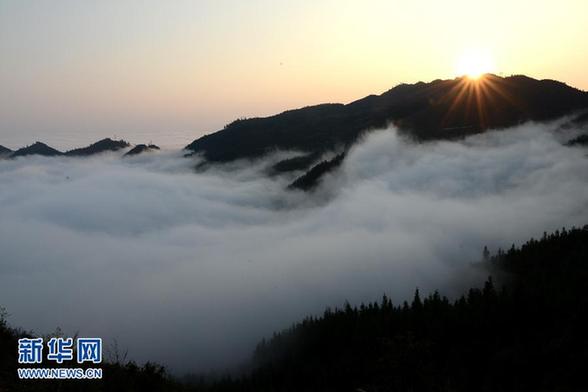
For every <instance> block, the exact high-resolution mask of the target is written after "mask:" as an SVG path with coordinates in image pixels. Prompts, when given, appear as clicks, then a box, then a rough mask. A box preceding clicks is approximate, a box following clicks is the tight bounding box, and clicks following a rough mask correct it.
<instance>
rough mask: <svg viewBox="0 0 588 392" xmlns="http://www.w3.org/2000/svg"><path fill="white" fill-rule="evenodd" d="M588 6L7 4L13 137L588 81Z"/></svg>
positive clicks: (0, 128)
mask: <svg viewBox="0 0 588 392" xmlns="http://www.w3.org/2000/svg"><path fill="white" fill-rule="evenodd" d="M587 14H588V3H587V2H586V1H584V0H562V1H557V2H553V1H547V0H546V1H536V0H533V1H532V0H524V1H507V0H502V1H466V0H455V1H370V2H359V1H358V2H347V1H306V2H301V1H284V2H275V1H265V0H254V1H248V2H243V1H182V0H178V1H163V0H162V1H124V2H121V1H115V0H112V1H99V2H84V1H82V2H80V1H59V2H55V1H48V0H45V1H28V0H5V1H2V2H1V3H0V144H3V145H6V146H8V147H11V148H17V147H21V146H22V145H24V144H28V143H31V142H33V141H35V140H42V141H46V142H48V143H51V144H53V145H54V146H55V147H57V148H62V149H65V148H70V147H74V146H79V145H83V144H87V143H90V142H93V141H96V140H98V139H99V138H102V137H107V136H114V135H117V136H119V137H124V138H127V139H129V140H130V141H131V142H134V143H140V142H147V141H153V142H155V143H158V144H161V145H164V146H181V145H185V144H187V143H188V142H190V141H192V140H193V139H195V138H197V137H198V136H200V135H202V134H204V133H207V132H212V131H215V130H218V129H220V128H222V126H223V125H224V124H226V123H227V122H229V121H231V120H233V119H235V118H237V117H250V116H261V115H269V114H272V113H275V112H279V111H282V110H285V109H290V108H293V107H300V106H305V105H310V104H316V103H321V102H349V101H351V100H354V99H357V98H360V97H362V96H365V95H368V94H371V93H380V92H383V91H385V90H387V89H389V88H391V87H392V86H394V85H396V84H398V83H401V82H416V81H419V80H424V81H428V80H433V79H436V78H451V77H454V76H455V75H456V72H457V69H456V63H457V62H458V61H459V59H460V57H461V56H463V54H464V53H468V52H470V51H477V50H482V51H484V52H485V53H491V56H492V62H493V64H494V66H495V68H496V70H495V71H496V72H497V73H503V74H512V73H517V74H520V73H522V74H528V75H530V76H533V77H536V78H553V79H557V80H562V81H565V82H567V83H568V84H570V85H573V86H575V87H579V88H582V89H588V75H587V74H586V72H585V70H586V69H588V59H587V57H586V56H585V53H586V52H588V41H586V39H585V38H586V37H587V36H588V27H587V26H588V25H587V24H586V20H585V16H586V15H587Z"/></svg>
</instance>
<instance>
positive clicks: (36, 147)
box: [10, 142, 63, 158]
mask: <svg viewBox="0 0 588 392" xmlns="http://www.w3.org/2000/svg"><path fill="white" fill-rule="evenodd" d="M26 155H42V156H58V155H63V153H62V152H61V151H58V150H56V149H54V148H52V147H49V146H48V145H46V144H45V143H41V142H35V143H34V144H31V145H30V146H27V147H23V148H21V149H18V150H16V151H15V152H13V153H12V155H10V157H11V158H16V157H21V156H26Z"/></svg>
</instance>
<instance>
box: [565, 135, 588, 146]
mask: <svg viewBox="0 0 588 392" xmlns="http://www.w3.org/2000/svg"><path fill="white" fill-rule="evenodd" d="M567 145H568V146H588V135H580V136H578V137H576V138H574V139H572V140H570V141H569V142H568V143H567Z"/></svg>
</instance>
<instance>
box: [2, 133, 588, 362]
mask: <svg viewBox="0 0 588 392" xmlns="http://www.w3.org/2000/svg"><path fill="white" fill-rule="evenodd" d="M559 125H560V123H551V124H525V125H521V126H519V127H516V128H512V129H509V130H503V131H496V132H488V133H485V134H482V135H477V136H473V137H469V138H467V139H465V140H462V141H457V142H436V143H427V144H414V143H411V142H410V141H407V140H405V139H403V138H402V137H400V136H399V135H398V133H397V132H396V130H395V129H393V128H390V129H386V130H381V131H377V132H373V133H371V134H370V136H368V137H367V138H366V139H365V140H364V141H363V142H361V143H360V144H358V145H357V146H356V147H355V148H353V149H352V150H351V151H350V152H349V154H348V156H347V158H346V159H345V161H344V163H343V165H342V166H341V168H340V169H339V170H338V171H336V172H334V173H332V174H330V175H328V176H326V178H325V179H324V181H323V183H322V185H321V186H320V187H319V188H318V189H317V190H316V191H315V192H313V193H311V194H307V193H303V192H294V191H287V190H286V186H287V184H288V183H289V181H291V180H292V178H291V177H289V178H287V177H279V176H277V177H276V176H274V177H272V176H268V175H267V167H268V166H269V165H271V163H272V162H275V160H276V159H278V157H276V156H274V157H270V158H267V159H264V160H259V161H256V162H237V163H234V164H231V165H227V166H223V167H216V168H215V167H213V168H211V169H209V170H207V171H204V172H200V173H196V172H195V171H194V166H195V163H196V162H195V161H194V159H188V158H183V157H182V152H181V151H163V152H161V153H153V154H144V155H142V156H138V157H135V158H125V159H122V158H121V156H120V155H121V154H118V153H109V154H104V155H101V156H96V157H92V158H79V159H78V158H63V157H57V158H44V157H24V158H19V159H16V160H3V161H0V221H1V224H0V305H2V306H4V307H6V308H7V310H8V312H9V313H10V314H11V316H10V318H9V322H10V323H11V324H12V325H16V326H22V327H24V328H27V329H33V330H34V331H35V332H37V333H49V332H51V331H53V330H55V328H56V327H61V328H62V329H63V330H64V331H65V333H66V335H71V334H73V333H75V332H78V331H79V333H80V334H81V335H82V336H90V337H92V336H97V337H102V338H104V339H105V340H106V341H107V342H112V341H113V339H116V340H117V341H118V344H119V345H120V346H121V347H123V348H125V349H128V352H129V358H131V359H135V360H138V361H141V362H142V361H146V360H152V361H157V362H160V363H163V364H165V365H167V366H169V367H171V369H172V370H173V371H174V372H176V373H183V372H188V371H203V370H208V369H211V368H216V369H218V368H224V367H229V366H232V365H235V364H237V363H240V362H241V361H243V360H245V359H246V358H247V357H248V356H249V354H250V353H251V351H252V349H253V347H254V344H255V343H256V342H257V341H258V340H259V339H260V338H262V337H264V336H265V337H267V336H269V335H271V333H272V332H273V331H275V330H280V329H283V328H285V327H288V326H289V325H290V324H291V323H292V322H294V321H297V320H299V319H301V318H302V317H304V316H306V315H310V314H319V313H321V312H322V311H323V310H324V308H325V307H326V306H339V305H342V304H343V302H344V301H345V300H348V301H350V302H351V303H359V302H360V301H370V300H376V299H379V298H380V297H381V296H382V294H383V293H387V294H389V295H390V296H391V297H392V300H393V301H395V302H396V303H399V302H400V301H403V300H405V299H408V298H410V297H411V296H412V294H413V292H414V290H415V288H416V287H418V288H419V289H420V290H421V291H422V292H429V291H431V290H435V289H439V290H440V291H441V293H442V294H446V295H449V296H454V295H457V294H459V293H460V291H461V290H463V289H464V288H465V287H468V286H469V285H471V284H476V283H478V282H479V281H480V279H483V278H484V277H485V276H484V275H485V272H484V271H482V270H480V269H479V268H476V267H472V263H476V262H478V261H479V260H480V257H481V252H482V248H483V247H484V245H488V247H489V248H490V249H491V250H492V251H495V250H496V249H497V248H498V247H502V248H508V247H510V245H511V244H512V243H513V242H514V243H516V244H520V243H522V242H524V241H526V240H527V239H529V238H530V237H532V236H534V237H540V236H541V235H542V233H543V232H544V231H552V230H555V229H558V228H561V227H562V226H566V227H570V226H572V225H576V226H583V225H584V224H588V159H587V157H586V154H587V150H585V149H582V148H576V147H574V148H572V147H566V146H564V143H563V142H564V141H565V140H566V139H569V138H570V137H572V136H573V135H575V134H577V131H576V130H573V129H567V130H563V129H561V128H560V127H559Z"/></svg>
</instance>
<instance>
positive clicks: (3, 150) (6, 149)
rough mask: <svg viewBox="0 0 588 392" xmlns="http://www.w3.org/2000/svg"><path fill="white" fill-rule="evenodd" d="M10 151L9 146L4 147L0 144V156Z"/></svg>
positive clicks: (8, 153)
mask: <svg viewBox="0 0 588 392" xmlns="http://www.w3.org/2000/svg"><path fill="white" fill-rule="evenodd" d="M11 153H12V150H11V149H9V148H6V147H4V146H2V145H0V156H6V155H10V154H11Z"/></svg>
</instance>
